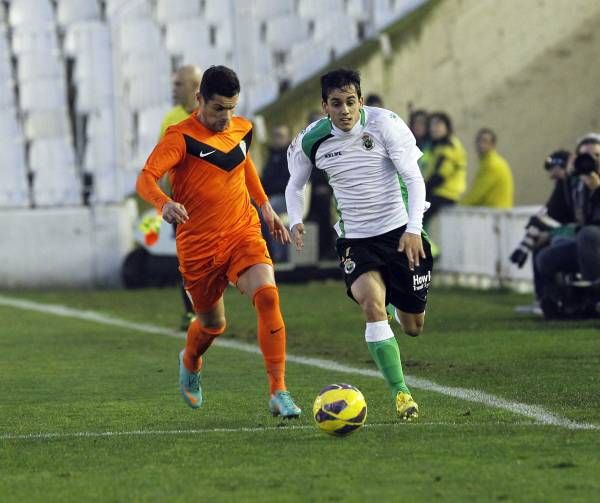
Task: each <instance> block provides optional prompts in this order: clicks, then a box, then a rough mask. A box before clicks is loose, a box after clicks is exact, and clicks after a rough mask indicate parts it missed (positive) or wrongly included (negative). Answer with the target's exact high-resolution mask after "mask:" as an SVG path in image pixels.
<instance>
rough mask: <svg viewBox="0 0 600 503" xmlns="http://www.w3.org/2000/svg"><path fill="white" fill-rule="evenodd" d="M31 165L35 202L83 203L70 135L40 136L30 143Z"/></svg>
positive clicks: (57, 204)
mask: <svg viewBox="0 0 600 503" xmlns="http://www.w3.org/2000/svg"><path fill="white" fill-rule="evenodd" d="M29 165H30V168H31V170H32V171H33V173H34V178H33V199H34V203H35V204H36V206H69V205H78V204H81V181H80V179H79V177H78V176H77V172H76V169H75V152H74V150H73V145H72V144H71V141H70V140H69V138H67V137H64V138H55V139H40V140H36V141H33V142H32V143H31V147H30V151H29Z"/></svg>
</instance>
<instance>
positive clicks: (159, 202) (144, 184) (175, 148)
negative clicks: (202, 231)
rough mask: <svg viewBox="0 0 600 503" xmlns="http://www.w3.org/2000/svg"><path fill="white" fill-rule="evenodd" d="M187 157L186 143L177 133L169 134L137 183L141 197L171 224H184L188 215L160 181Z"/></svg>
mask: <svg viewBox="0 0 600 503" xmlns="http://www.w3.org/2000/svg"><path fill="white" fill-rule="evenodd" d="M184 157H185V142H184V140H183V137H182V136H181V135H180V134H179V133H177V132H176V131H171V132H168V133H167V134H166V135H165V136H164V137H163V138H162V139H161V140H160V141H159V142H158V144H157V145H156V147H154V150H153V151H152V153H151V154H150V156H149V157H148V160H147V161H146V164H145V165H144V168H143V169H142V171H141V172H140V174H139V175H138V178H137V182H136V187H135V188H136V190H137V193H138V194H139V196H140V197H141V198H142V199H144V200H145V201H147V202H148V203H150V204H151V205H152V206H154V207H155V208H156V210H157V211H158V212H159V213H162V216H163V218H164V219H165V220H166V221H167V222H169V223H179V224H181V223H184V222H186V221H187V219H188V214H187V211H186V210H185V208H184V207H183V205H182V204H179V203H176V202H175V201H173V200H172V199H171V198H170V197H169V196H167V194H165V193H164V192H163V191H162V189H161V188H160V185H159V184H158V180H160V178H161V177H162V176H163V175H164V174H165V173H166V172H167V171H169V170H170V169H171V168H174V167H175V166H177V165H178V164H179V163H180V162H181V161H182V160H183V158H184Z"/></svg>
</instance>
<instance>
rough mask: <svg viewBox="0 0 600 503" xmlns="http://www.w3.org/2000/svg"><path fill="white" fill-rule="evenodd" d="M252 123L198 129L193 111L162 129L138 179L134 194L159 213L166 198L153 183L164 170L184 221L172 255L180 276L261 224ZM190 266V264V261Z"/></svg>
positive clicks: (261, 193) (241, 120)
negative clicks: (251, 152) (217, 129)
mask: <svg viewBox="0 0 600 503" xmlns="http://www.w3.org/2000/svg"><path fill="white" fill-rule="evenodd" d="M251 141H252V125H251V123H250V122H249V121H248V120H247V119H244V118H243V117H233V118H232V120H231V122H230V124H229V127H228V128H227V129H226V130H225V131H221V132H215V131H212V130H210V129H208V128H206V127H205V126H203V125H202V124H201V123H200V121H199V120H198V119H197V117H196V114H195V113H193V114H192V115H191V116H190V117H189V118H187V119H185V120H183V121H182V122H180V123H178V124H176V125H174V126H171V127H169V128H168V129H167V131H166V133H165V136H163V138H162V139H161V140H160V141H159V143H158V144H157V145H156V147H155V148H154V150H153V151H152V153H151V154H150V157H148V160H147V161H146V165H145V166H144V169H143V170H142V172H141V173H140V175H139V177H138V180H137V186H136V188H137V191H138V194H139V195H140V196H141V197H142V198H143V199H145V200H146V201H148V202H149V203H151V204H152V205H154V206H155V207H156V209H157V210H158V211H161V210H162V207H163V205H164V204H165V203H166V202H167V201H169V200H171V198H169V197H168V196H167V195H166V194H165V193H164V192H163V191H162V190H161V189H160V187H159V185H158V183H157V181H158V180H159V179H160V178H161V177H162V176H163V175H164V174H165V173H167V172H168V174H169V180H170V182H171V187H172V190H173V196H172V200H173V201H176V202H178V203H181V204H183V206H184V207H185V209H186V210H187V213H188V216H189V220H188V221H187V222H186V223H184V224H180V225H178V226H177V240H176V241H177V255H178V258H179V262H180V265H181V269H182V272H184V273H185V271H186V269H188V264H189V266H191V265H192V264H191V263H193V262H194V261H197V260H202V259H205V258H207V257H210V256H213V255H214V254H215V250H217V249H222V248H223V246H224V245H226V244H227V243H232V244H233V243H235V241H236V237H238V236H239V235H241V234H243V233H245V232H246V231H247V230H248V229H249V228H251V227H254V228H257V229H258V228H259V227H260V221H259V219H258V214H257V212H256V210H255V209H254V207H253V206H252V205H251V204H250V196H252V199H253V200H254V202H255V203H256V204H258V205H259V206H260V205H262V204H264V203H265V202H267V201H268V198H267V195H266V194H265V192H264V190H263V188H262V185H261V183H260V179H259V178H258V174H257V173H256V168H255V166H254V163H253V162H252V159H251V158H250V155H249V153H248V150H249V148H250V144H251ZM190 262H191V263H190Z"/></svg>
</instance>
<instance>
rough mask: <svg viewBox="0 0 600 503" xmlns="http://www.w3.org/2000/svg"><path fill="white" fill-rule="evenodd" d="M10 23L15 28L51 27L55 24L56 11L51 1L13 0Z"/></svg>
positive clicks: (9, 17) (10, 9)
mask: <svg viewBox="0 0 600 503" xmlns="http://www.w3.org/2000/svg"><path fill="white" fill-rule="evenodd" d="M8 21H9V23H10V25H11V26H12V27H13V28H15V27H19V26H23V25H27V26H28V27H30V28H31V27H34V26H43V25H50V24H53V23H54V11H53V9H52V4H51V3H50V0H12V1H11V2H10V7H9V16H8Z"/></svg>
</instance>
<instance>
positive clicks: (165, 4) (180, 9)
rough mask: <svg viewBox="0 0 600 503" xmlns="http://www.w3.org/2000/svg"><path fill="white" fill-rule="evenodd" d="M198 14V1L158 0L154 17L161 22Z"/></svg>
mask: <svg viewBox="0 0 600 503" xmlns="http://www.w3.org/2000/svg"><path fill="white" fill-rule="evenodd" d="M199 15H200V2H190V0H158V1H157V3H156V19H157V20H158V22H159V23H161V24H167V23H169V22H171V21H177V20H180V19H189V18H192V17H198V16H199Z"/></svg>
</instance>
